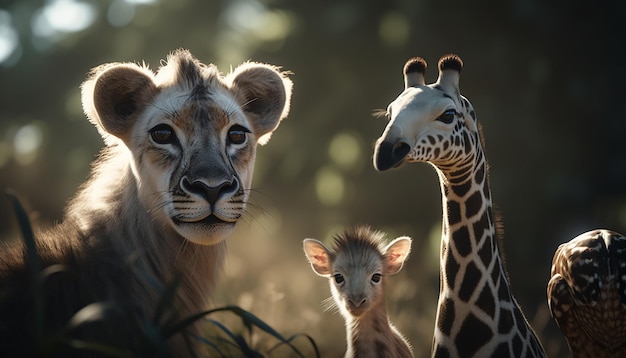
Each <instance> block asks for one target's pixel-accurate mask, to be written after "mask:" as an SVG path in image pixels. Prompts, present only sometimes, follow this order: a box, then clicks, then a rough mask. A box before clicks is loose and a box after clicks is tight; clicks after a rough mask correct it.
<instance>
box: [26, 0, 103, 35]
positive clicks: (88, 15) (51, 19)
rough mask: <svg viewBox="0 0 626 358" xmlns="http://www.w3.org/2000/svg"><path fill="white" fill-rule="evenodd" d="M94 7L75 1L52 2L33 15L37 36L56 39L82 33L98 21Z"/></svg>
mask: <svg viewBox="0 0 626 358" xmlns="http://www.w3.org/2000/svg"><path fill="white" fill-rule="evenodd" d="M96 15H97V12H96V8H95V7H94V5H92V4H89V3H86V2H80V1H75V0H52V1H48V2H47V4H46V5H45V6H44V7H42V8H41V9H40V10H39V11H38V12H37V13H35V15H33V22H32V30H33V33H34V34H35V35H36V36H39V37H48V38H54V37H56V36H58V35H60V34H63V33H70V32H77V31H82V30H84V29H86V28H88V27H89V26H91V24H93V22H94V21H95V20H96Z"/></svg>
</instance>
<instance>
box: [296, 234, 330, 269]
mask: <svg viewBox="0 0 626 358" xmlns="http://www.w3.org/2000/svg"><path fill="white" fill-rule="evenodd" d="M303 246H304V254H305V255H306V257H307V259H308V260H309V262H310V263H311V268H312V269H313V271H315V273H316V274H318V275H320V276H324V277H328V276H330V275H331V274H332V271H333V269H332V267H331V264H330V259H331V257H332V252H331V251H330V250H329V249H328V248H327V247H326V246H324V244H322V243H321V242H319V241H318V240H315V239H304V242H303Z"/></svg>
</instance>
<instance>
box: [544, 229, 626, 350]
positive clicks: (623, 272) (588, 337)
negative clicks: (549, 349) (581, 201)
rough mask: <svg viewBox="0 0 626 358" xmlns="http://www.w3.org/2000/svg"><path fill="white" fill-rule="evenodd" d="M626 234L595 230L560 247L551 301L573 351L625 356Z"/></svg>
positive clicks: (551, 289)
mask: <svg viewBox="0 0 626 358" xmlns="http://www.w3.org/2000/svg"><path fill="white" fill-rule="evenodd" d="M625 253H626V236H624V235H622V234H619V233H617V232H615V231H611V230H606V229H596V230H591V231H588V232H585V233H583V234H580V235H578V236H577V237H575V238H573V239H572V240H570V241H569V242H566V243H564V244H562V245H560V246H559V248H558V249H557V250H556V252H555V253H554V259H553V260H552V269H551V279H550V282H548V306H549V307H550V313H551V314H552V318H554V320H555V321H556V323H557V324H558V326H559V327H560V328H561V331H562V332H563V334H564V335H565V339H566V340H567V344H568V346H569V348H570V351H571V353H572V356H573V357H575V358H578V357H589V358H591V357H593V358H601V357H607V358H608V357H615V358H617V357H624V356H626V256H625Z"/></svg>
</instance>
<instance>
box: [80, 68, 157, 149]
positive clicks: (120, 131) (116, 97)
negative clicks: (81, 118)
mask: <svg viewBox="0 0 626 358" xmlns="http://www.w3.org/2000/svg"><path fill="white" fill-rule="evenodd" d="M81 88H82V102H83V110H84V111H85V113H86V114H87V116H88V117H89V120H90V121H91V122H92V123H93V124H95V125H96V127H98V131H99V132H100V134H101V135H102V137H103V138H104V139H105V140H106V141H107V143H108V144H110V143H109V142H110V140H109V134H112V135H114V136H116V137H118V138H120V139H122V140H123V141H124V142H128V139H129V136H130V130H131V129H132V127H133V124H134V123H135V121H136V119H137V117H138V116H139V114H141V112H142V111H143V110H144V109H145V108H146V106H147V105H148V103H149V102H150V101H151V100H152V99H153V98H154V96H155V95H156V94H157V93H158V89H157V86H156V84H155V83H154V74H153V73H152V71H150V70H149V69H147V68H144V67H140V66H138V65H135V64H132V63H112V64H106V65H102V66H99V67H96V68H94V69H93V70H92V72H91V76H90V78H89V79H88V80H87V81H85V82H84V83H83V85H82V86H81Z"/></svg>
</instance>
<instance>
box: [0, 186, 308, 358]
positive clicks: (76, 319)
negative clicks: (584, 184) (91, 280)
mask: <svg viewBox="0 0 626 358" xmlns="http://www.w3.org/2000/svg"><path fill="white" fill-rule="evenodd" d="M7 194H8V196H9V198H10V199H11V201H12V205H13V208H14V210H15V213H16V216H17V221H18V225H19V228H20V231H21V234H22V239H23V240H24V245H25V249H26V256H25V259H26V261H27V266H28V267H29V268H30V271H31V277H30V278H31V282H32V287H31V288H32V290H31V292H32V294H33V298H34V300H33V302H34V307H33V312H34V313H35V314H34V315H33V317H34V320H33V322H31V324H32V327H33V328H34V329H33V331H34V334H33V336H32V342H30V344H29V347H24V351H25V352H29V356H37V357H57V356H59V355H60V354H70V355H75V354H77V355H81V354H85V355H90V354H94V355H97V356H102V357H124V358H126V357H128V358H131V357H170V356H171V353H170V352H169V351H168V348H167V340H168V339H169V338H171V337H172V336H174V335H177V334H183V337H184V339H185V340H187V342H191V341H192V340H198V341H200V342H201V345H202V346H203V347H204V348H205V349H204V351H205V352H206V354H207V355H208V356H211V357H214V356H215V357H265V356H272V355H276V356H278V355H280V356H281V357H284V356H295V357H306V356H314V357H320V353H319V349H318V347H317V344H316V343H315V340H313V338H311V337H310V336H308V335H306V334H303V333H300V334H294V335H291V336H289V337H285V336H283V335H282V334H280V333H279V332H277V331H276V330H275V329H274V328H272V327H271V326H270V325H268V324H267V323H265V322H264V321H263V320H261V319H260V318H258V317H257V316H255V315H254V314H252V313H250V312H248V311H246V310H244V309H242V308H240V307H237V306H225V307H219V308H214V309H210V310H206V311H203V312H198V313H196V314H194V315H191V316H189V317H184V318H180V317H178V315H177V314H176V312H171V310H170V309H169V308H170V307H173V304H174V300H175V299H176V292H177V290H178V286H179V284H180V279H178V278H176V279H174V280H173V281H172V282H170V283H169V284H168V285H167V286H165V287H164V289H163V290H162V294H161V297H160V299H159V302H158V303H157V308H156V310H155V312H154V315H153V317H151V318H149V317H142V316H140V315H137V314H136V313H135V312H134V311H133V309H132V307H130V305H125V304H124V303H117V302H109V301H106V302H93V303H91V304H89V305H87V306H85V307H83V308H82V309H80V310H79V311H78V312H76V313H75V314H74V315H73V317H71V318H70V319H69V320H68V322H67V323H66V324H65V326H64V327H62V328H61V329H60V330H59V332H55V333H54V334H46V333H44V325H45V322H44V320H45V312H44V300H45V295H44V283H45V281H46V279H47V277H49V276H50V275H53V274H55V273H57V272H62V271H64V270H65V269H64V268H63V267H62V266H60V265H52V266H48V267H42V264H41V260H40V256H39V254H38V251H37V244H36V239H35V235H34V232H33V229H32V226H31V223H30V220H29V217H28V215H27V213H26V210H25V209H24V207H23V205H22V204H21V202H20V200H19V199H18V198H17V196H16V195H15V194H14V193H12V192H8V193H7ZM2 294H3V292H2V287H0V298H2ZM217 314H229V315H233V316H234V317H236V318H239V320H240V322H241V326H242V327H238V328H237V329H232V328H229V327H227V326H226V325H224V324H222V323H221V322H220V321H218V320H217V319H215V318H213V317H214V316H215V315H217ZM120 318H121V319H122V320H123V322H126V323H129V326H130V327H131V334H132V335H133V340H134V341H136V342H138V343H137V344H133V346H132V347H131V348H129V349H126V348H124V349H120V348H119V347H116V346H113V345H107V344H106V343H101V342H95V341H89V340H82V339H78V338H75V337H73V335H72V332H73V331H75V330H77V329H79V328H81V327H83V326H86V325H91V324H94V323H96V324H97V323H106V322H114V321H119V320H120ZM231 318H232V317H231ZM0 319H2V318H0ZM197 322H204V326H206V327H207V328H206V329H205V330H204V333H203V336H190V335H189V334H187V333H186V331H187V328H189V327H190V326H191V325H192V324H195V323H197ZM259 333H262V335H259ZM268 339H269V340H268ZM296 340H298V341H304V342H305V343H307V344H306V345H305V347H306V348H307V350H306V351H304V352H303V351H302V348H298V346H296V345H295V343H294V341H296ZM261 342H262V343H263V347H264V348H258V346H261V344H260V343H261ZM272 342H273V343H272ZM307 352H308V353H309V354H308V355H307V354H306V353H307Z"/></svg>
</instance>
